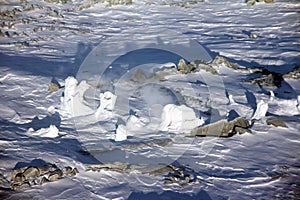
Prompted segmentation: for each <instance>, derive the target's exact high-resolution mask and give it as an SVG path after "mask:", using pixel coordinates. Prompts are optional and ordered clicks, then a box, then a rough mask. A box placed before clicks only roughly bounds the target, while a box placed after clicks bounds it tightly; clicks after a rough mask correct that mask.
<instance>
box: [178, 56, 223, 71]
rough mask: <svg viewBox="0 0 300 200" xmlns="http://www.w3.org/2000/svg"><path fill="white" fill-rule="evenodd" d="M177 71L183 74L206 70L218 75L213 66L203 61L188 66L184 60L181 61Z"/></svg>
mask: <svg viewBox="0 0 300 200" xmlns="http://www.w3.org/2000/svg"><path fill="white" fill-rule="evenodd" d="M177 70H178V71H179V72H181V73H183V74H188V73H191V72H199V71H200V70H204V71H207V72H210V73H212V74H218V71H217V70H216V69H214V68H213V66H212V65H209V64H207V63H206V62H204V61H202V60H195V61H194V62H190V63H188V64H186V63H185V61H184V60H183V59H180V60H179V63H178V65H177Z"/></svg>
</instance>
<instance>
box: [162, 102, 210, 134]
mask: <svg viewBox="0 0 300 200" xmlns="http://www.w3.org/2000/svg"><path fill="white" fill-rule="evenodd" d="M161 120H162V122H161V124H160V128H159V129H160V130H161V131H171V132H173V131H175V132H177V131H182V132H188V131H190V130H191V129H193V128H195V127H197V126H200V125H202V124H204V120H203V119H199V118H197V117H196V114H195V112H194V110H193V109H192V108H189V107H187V106H185V105H180V106H177V105H174V104H168V105H166V106H165V107H164V108H163V112H162V116H161Z"/></svg>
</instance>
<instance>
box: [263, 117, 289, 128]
mask: <svg viewBox="0 0 300 200" xmlns="http://www.w3.org/2000/svg"><path fill="white" fill-rule="evenodd" d="M266 122H267V124H268V125H273V126H276V127H284V128H287V127H288V126H287V125H286V123H285V121H284V120H282V119H279V118H275V117H271V118H269V119H267V121H266Z"/></svg>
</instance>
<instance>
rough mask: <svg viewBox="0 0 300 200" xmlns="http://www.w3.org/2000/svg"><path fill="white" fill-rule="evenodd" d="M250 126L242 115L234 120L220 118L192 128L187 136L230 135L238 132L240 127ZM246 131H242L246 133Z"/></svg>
mask: <svg viewBox="0 0 300 200" xmlns="http://www.w3.org/2000/svg"><path fill="white" fill-rule="evenodd" d="M249 126H250V124H249V121H247V120H245V119H244V118H242V117H238V118H236V119H234V120H232V121H229V122H228V121H227V120H225V119H224V120H220V121H217V122H215V123H212V124H208V125H206V126H202V127H199V128H196V129H194V130H192V132H191V133H190V134H189V135H187V137H194V136H215V137H230V136H232V135H233V134H235V133H236V131H241V129H239V128H243V129H247V128H248V127H249ZM244 132H246V131H242V133H244Z"/></svg>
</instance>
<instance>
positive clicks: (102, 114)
mask: <svg viewBox="0 0 300 200" xmlns="http://www.w3.org/2000/svg"><path fill="white" fill-rule="evenodd" d="M116 100H117V96H116V95H114V94H113V93H111V92H110V91H106V92H104V93H101V94H100V106H99V107H98V109H97V111H96V113H95V116H96V119H97V120H104V119H107V118H110V117H112V111H113V109H114V107H115V103H116Z"/></svg>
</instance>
